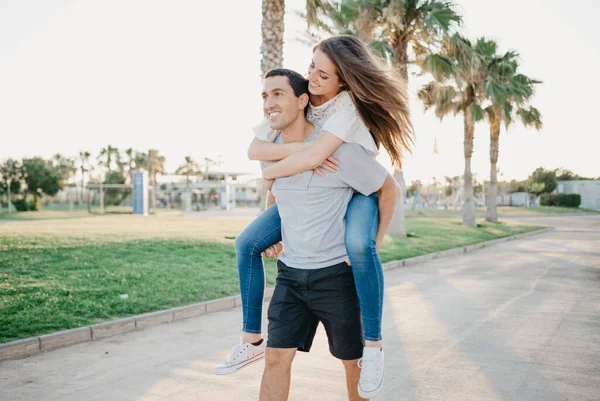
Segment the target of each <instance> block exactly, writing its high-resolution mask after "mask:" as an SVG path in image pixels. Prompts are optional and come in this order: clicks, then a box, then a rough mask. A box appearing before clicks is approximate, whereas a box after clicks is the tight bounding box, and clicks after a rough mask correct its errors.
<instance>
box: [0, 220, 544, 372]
mask: <svg viewBox="0 0 600 401" xmlns="http://www.w3.org/2000/svg"><path fill="white" fill-rule="evenodd" d="M550 230H553V228H551V227H550V228H544V229H541V230H535V231H530V232H527V233H523V234H516V235H511V236H509V237H504V238H498V239H494V240H491V241H486V242H481V243H479V244H474V245H468V246H463V247H459V248H454V249H448V250H445V251H440V252H435V253H431V254H427V255H421V256H416V257H414V258H407V259H401V260H393V261H391V262H387V263H385V264H384V265H383V270H384V271H386V270H391V269H396V268H399V267H404V266H414V265H418V264H421V263H424V262H429V261H431V260H434V259H438V258H441V257H447V256H457V255H461V254H463V253H467V252H472V251H475V250H477V249H481V248H485V247H489V246H492V245H495V244H498V243H501V242H507V241H510V240H514V239H519V238H523V237H528V236H532V235H538V234H543V233H546V232H548V231H550ZM273 291H274V288H267V289H265V297H264V298H265V301H268V300H270V299H271V297H272V296H273ZM241 304H242V300H241V297H240V295H234V296H231V297H225V298H220V299H215V300H212V301H207V302H200V303H197V304H192V305H186V306H180V307H177V308H171V309H167V310H164V311H158V312H151V313H145V314H143V315H138V316H132V317H128V318H124V319H118V320H112V321H109V322H105V323H99V324H94V325H90V326H85V327H79V328H76V329H71V330H64V331H59V332H57V333H52V334H46V335H42V336H38V337H31V338H26V339H23V340H17V341H12V342H9V343H5V344H0V361H4V360H8V359H19V358H24V357H28V356H33V355H36V354H39V353H41V352H46V351H51V350H54V349H57V348H62V347H68V346H71V345H75V344H79V343H83V342H87V341H97V340H101V339H103V338H106V337H111V336H115V335H118V334H123V333H128V332H131V331H136V330H143V329H145V328H147V327H152V326H157V325H159V324H165V323H171V322H175V321H179V320H182V319H187V318H191V317H196V316H201V315H204V314H207V313H213V312H219V311H222V310H226V309H231V308H235V307H238V306H241Z"/></svg>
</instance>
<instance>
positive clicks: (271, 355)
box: [265, 347, 296, 371]
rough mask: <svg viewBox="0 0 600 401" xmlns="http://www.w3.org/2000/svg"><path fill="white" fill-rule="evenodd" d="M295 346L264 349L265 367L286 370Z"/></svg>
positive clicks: (290, 365) (292, 359)
mask: <svg viewBox="0 0 600 401" xmlns="http://www.w3.org/2000/svg"><path fill="white" fill-rule="evenodd" d="M295 355H296V348H269V347H267V348H266V349H265V369H276V370H282V371H283V370H288V369H290V368H291V367H292V362H293V361H294V356H295Z"/></svg>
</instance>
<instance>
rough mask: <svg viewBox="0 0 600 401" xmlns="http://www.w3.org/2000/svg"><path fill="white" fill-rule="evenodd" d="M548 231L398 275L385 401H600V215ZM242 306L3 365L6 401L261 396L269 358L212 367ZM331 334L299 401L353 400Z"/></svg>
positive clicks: (391, 292)
mask: <svg viewBox="0 0 600 401" xmlns="http://www.w3.org/2000/svg"><path fill="white" fill-rule="evenodd" d="M526 220H527V221H528V222H534V223H538V224H546V225H552V226H554V227H556V229H555V230H553V231H550V232H547V233H545V234H542V235H537V236H532V237H527V238H524V239H522V240H516V241H509V242H506V243H502V244H498V245H495V246H493V247H490V248H484V249H482V250H480V251H477V252H474V253H470V254H465V255H461V256H455V257H450V258H444V259H436V260H434V261H431V262H428V263H425V264H422V265H418V266H414V267H409V268H401V269H396V270H391V271H388V272H386V276H385V278H386V303H385V309H384V333H383V336H384V343H385V347H386V385H385V389H384V391H383V392H382V393H381V395H380V396H378V397H377V398H376V400H394V401H395V400H406V401H412V400H419V401H437V400H440V401H442V400H445V401H471V400H473V401H475V400H486V401H492V400H518V401H529V400H531V401H555V400H556V401H557V400H582V401H583V400H595V401H598V400H600V289H599V287H600V217H598V216H570V217H560V216H559V217H543V218H540V217H536V218H532V217H531V218H526ZM239 321H240V309H239V308H237V309H232V310H228V311H224V312H219V313H215V314H211V315H206V316H202V317H198V318H193V319H189V320H185V321H180V322H176V323H172V324H167V325H162V326H157V327H152V328H149V329H146V330H144V331H139V332H134V333H128V334H124V335H121V336H117V337H113V338H110V339H106V340H102V341H98V342H90V343H85V344H80V345H76V346H72V347H68V348H64V349H59V350H56V351H52V352H49V353H45V354H42V355H38V356H35V357H31V358H27V359H22V360H16V361H5V362H0V400H2V401H4V400H11V401H31V400H68V401H82V400H86V401H91V400H124V401H158V400H161V401H163V400H172V401H176V400H177V401H188V400H211V401H212V400H217V401H219V400H232V401H233V400H256V399H257V398H258V388H259V383H260V377H261V373H262V365H263V363H262V362H258V363H255V364H254V365H251V366H250V367H248V368H246V369H244V370H242V371H240V372H238V373H237V374H235V375H230V376H214V375H212V374H211V370H212V368H213V367H214V366H215V365H216V364H217V363H219V362H221V361H222V360H223V359H224V358H225V357H226V356H227V354H228V352H229V350H230V348H231V346H232V345H233V344H234V343H235V342H236V341H237V340H238V336H239V332H238V330H239V326H240V323H239ZM344 399H346V390H345V381H344V377H343V371H342V365H341V363H339V362H338V361H336V360H335V359H334V358H333V357H332V356H331V355H329V353H328V351H327V342H326V338H325V336H324V332H323V330H322V329H321V328H320V329H319V333H318V337H317V339H316V340H315V344H314V345H313V351H312V352H311V353H309V354H299V355H298V357H297V358H296V361H295V362H294V368H293V377H292V390H291V396H290V400H293V401H311V400H315V401H316V400H319V401H322V400H344Z"/></svg>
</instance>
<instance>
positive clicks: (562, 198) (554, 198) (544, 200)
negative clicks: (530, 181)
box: [540, 194, 581, 207]
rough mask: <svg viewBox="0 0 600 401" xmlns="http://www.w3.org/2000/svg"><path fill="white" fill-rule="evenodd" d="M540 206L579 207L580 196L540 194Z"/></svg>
mask: <svg viewBox="0 0 600 401" xmlns="http://www.w3.org/2000/svg"><path fill="white" fill-rule="evenodd" d="M540 205H542V206H564V207H579V205H581V195H579V194H542V195H541V197H540Z"/></svg>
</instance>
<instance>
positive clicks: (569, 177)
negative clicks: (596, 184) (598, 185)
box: [555, 168, 598, 181]
mask: <svg viewBox="0 0 600 401" xmlns="http://www.w3.org/2000/svg"><path fill="white" fill-rule="evenodd" d="M555 171H556V179H557V180H558V181H582V180H596V179H598V178H589V177H583V176H581V175H579V174H575V173H574V172H572V171H571V170H567V169H565V168H558V169H556V170H555Z"/></svg>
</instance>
